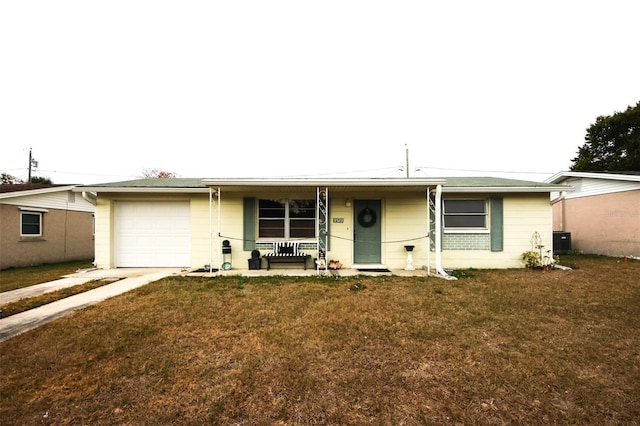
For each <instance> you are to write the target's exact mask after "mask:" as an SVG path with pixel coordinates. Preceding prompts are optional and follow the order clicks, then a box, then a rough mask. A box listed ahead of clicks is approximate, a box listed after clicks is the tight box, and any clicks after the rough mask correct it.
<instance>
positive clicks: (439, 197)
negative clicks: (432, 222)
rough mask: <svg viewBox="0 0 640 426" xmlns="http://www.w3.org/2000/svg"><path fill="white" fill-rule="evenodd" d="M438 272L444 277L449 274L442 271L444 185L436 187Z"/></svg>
mask: <svg viewBox="0 0 640 426" xmlns="http://www.w3.org/2000/svg"><path fill="white" fill-rule="evenodd" d="M435 204H436V227H435V228H436V229H435V233H436V272H437V273H438V274H440V275H442V276H444V277H448V275H447V273H446V272H445V271H444V269H442V254H441V250H442V232H441V229H442V185H437V186H436V201H435Z"/></svg>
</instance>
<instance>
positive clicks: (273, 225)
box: [258, 219, 284, 238]
mask: <svg viewBox="0 0 640 426" xmlns="http://www.w3.org/2000/svg"><path fill="white" fill-rule="evenodd" d="M258 237H259V238H284V220H274V219H260V221H259V231H258Z"/></svg>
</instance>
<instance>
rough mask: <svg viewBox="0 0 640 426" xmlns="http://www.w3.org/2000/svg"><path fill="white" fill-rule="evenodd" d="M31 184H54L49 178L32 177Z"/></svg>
mask: <svg viewBox="0 0 640 426" xmlns="http://www.w3.org/2000/svg"><path fill="white" fill-rule="evenodd" d="M31 183H46V184H52V183H53V182H51V179H49V178H48V177H42V176H32V177H31Z"/></svg>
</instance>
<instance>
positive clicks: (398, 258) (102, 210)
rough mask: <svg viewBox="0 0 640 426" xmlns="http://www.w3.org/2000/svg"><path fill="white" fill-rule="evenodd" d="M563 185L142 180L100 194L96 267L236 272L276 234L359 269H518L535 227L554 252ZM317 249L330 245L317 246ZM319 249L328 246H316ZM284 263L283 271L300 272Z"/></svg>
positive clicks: (106, 187)
mask: <svg viewBox="0 0 640 426" xmlns="http://www.w3.org/2000/svg"><path fill="white" fill-rule="evenodd" d="M561 190H570V188H569V187H566V186H561V185H550V184H543V183H539V182H529V181H519V180H509V179H498V178H454V177H450V178H374V179H331V178H328V179H182V178H175V179H141V180H134V181H126V182H116V183H109V184H99V185H86V186H80V187H77V188H75V189H74V191H77V192H81V191H90V192H94V193H96V194H97V207H96V263H97V265H98V267H101V268H114V267H185V268H194V269H197V268H202V267H203V266H205V265H212V266H213V268H216V269H217V268H219V267H220V265H222V263H223V261H224V262H225V263H226V262H228V261H229V259H226V260H224V259H223V258H222V255H223V253H222V252H221V247H222V242H223V241H229V243H230V247H231V250H230V253H227V254H226V255H227V257H229V258H232V259H233V260H232V266H233V269H238V270H242V269H248V262H247V260H248V259H249V258H250V257H251V256H252V252H253V251H254V250H258V251H259V252H260V253H261V254H266V253H272V252H273V251H274V247H276V246H277V245H276V244H275V243H278V242H283V241H284V242H296V243H297V244H296V247H297V250H298V251H299V252H303V253H305V254H309V255H310V257H309V260H308V265H307V266H309V267H313V266H314V265H315V263H313V259H314V258H318V256H320V254H326V260H327V261H330V260H338V261H340V263H342V265H344V266H343V267H345V268H352V269H367V270H370V269H391V270H393V269H404V268H405V267H406V266H407V257H408V256H407V248H406V247H407V246H413V251H412V256H413V266H414V267H415V268H423V267H424V268H429V269H431V268H433V269H434V270H438V271H439V270H440V269H442V268H452V269H453V268H470V267H475V268H513V267H522V266H523V264H522V261H521V259H520V256H521V254H522V253H523V252H525V251H528V250H531V244H532V242H531V240H532V236H533V235H534V234H539V235H540V236H541V237H542V243H543V244H544V245H545V246H546V247H547V248H548V249H549V250H551V248H552V247H551V245H552V215H551V203H550V194H551V192H553V191H561ZM321 248H325V249H322V250H321ZM319 252H323V253H319ZM300 266H301V265H296V264H291V265H287V264H284V265H282V266H278V267H282V268H287V267H291V268H300Z"/></svg>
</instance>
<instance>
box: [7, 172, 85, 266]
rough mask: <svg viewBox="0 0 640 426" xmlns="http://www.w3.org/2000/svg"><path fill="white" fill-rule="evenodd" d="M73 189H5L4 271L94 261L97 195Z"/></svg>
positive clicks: (39, 186) (18, 186)
mask: <svg viewBox="0 0 640 426" xmlns="http://www.w3.org/2000/svg"><path fill="white" fill-rule="evenodd" d="M73 187H74V185H51V184H2V185H0V269H6V268H10V267H17V266H30V265H39V264H43V263H55V262H63V261H70V260H82V259H90V260H93V257H94V239H93V228H94V216H93V214H94V211H95V205H94V204H92V202H95V195H93V198H91V197H90V196H89V195H87V194H85V197H86V198H88V200H89V201H87V199H85V197H83V195H82V194H81V193H76V192H73V191H72V188H73Z"/></svg>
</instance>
